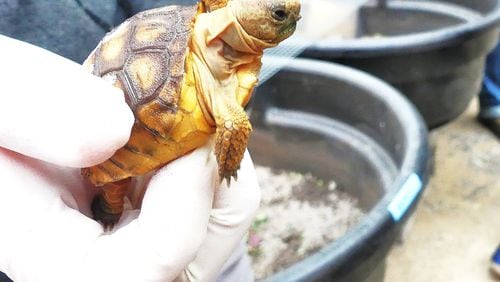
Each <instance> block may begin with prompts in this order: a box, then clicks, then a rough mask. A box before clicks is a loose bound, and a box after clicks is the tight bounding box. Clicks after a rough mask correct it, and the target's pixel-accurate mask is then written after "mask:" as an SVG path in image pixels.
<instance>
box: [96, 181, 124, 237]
mask: <svg viewBox="0 0 500 282" xmlns="http://www.w3.org/2000/svg"><path fill="white" fill-rule="evenodd" d="M131 180H132V179H131V178H130V177H129V178H126V179H123V180H120V181H117V182H112V183H107V184H105V185H104V186H102V187H101V193H100V194H98V195H97V196H95V198H94V200H93V201H92V213H93V214H94V219H95V220H97V221H100V222H101V223H102V224H103V225H104V227H105V228H106V229H111V228H113V226H114V225H115V224H116V223H117V222H118V220H119V219H120V217H121V215H122V213H123V204H124V199H125V195H126V194H127V193H128V190H129V187H130V183H131Z"/></svg>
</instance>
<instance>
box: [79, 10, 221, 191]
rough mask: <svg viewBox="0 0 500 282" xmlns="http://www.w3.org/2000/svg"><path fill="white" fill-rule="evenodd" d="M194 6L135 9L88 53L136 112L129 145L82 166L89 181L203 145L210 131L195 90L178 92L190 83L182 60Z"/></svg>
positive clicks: (138, 169) (135, 170) (145, 167)
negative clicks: (104, 160)
mask: <svg viewBox="0 0 500 282" xmlns="http://www.w3.org/2000/svg"><path fill="white" fill-rule="evenodd" d="M197 12H198V11H197V6H191V7H190V6H188V7H186V6H168V7H163V8H159V9H153V10H149V11H146V12H143V13H139V14H137V15H136V16H134V17H132V18H130V19H129V20H127V21H126V22H124V23H123V24H122V25H120V26H119V27H118V28H116V29H115V30H114V31H112V32H111V33H110V34H109V35H108V36H106V37H105V39H104V40H103V41H102V42H101V43H100V44H99V46H98V47H97V48H96V49H95V50H94V52H93V53H92V54H91V55H90V56H89V58H88V60H87V61H86V63H85V66H86V67H87V68H89V69H90V71H92V73H93V74H95V75H97V76H100V77H103V78H105V79H107V80H110V81H112V82H113V83H114V85H115V86H117V87H119V88H121V89H122V90H123V92H124V93H125V99H126V100H127V102H128V104H129V105H130V107H131V109H132V110H133V112H134V114H135V116H136V123H135V125H134V128H133V130H132V136H131V138H130V140H129V142H128V143H127V145H126V146H125V147H123V148H122V149H120V150H118V151H117V152H116V153H115V154H114V155H113V157H112V158H110V159H109V160H107V161H106V162H104V163H102V164H99V165H97V166H94V167H91V168H84V169H83V170H82V175H83V176H85V177H87V178H88V179H89V180H90V182H92V184H94V185H97V186H101V185H104V184H106V183H110V182H116V181H119V180H122V179H125V178H128V177H130V176H136V175H141V174H144V173H147V172H149V171H151V170H153V169H156V168H158V167H159V166H161V165H163V164H165V163H167V162H168V161H170V160H172V159H175V158H178V157H180V156H182V155H183V154H185V153H187V152H188V151H189V150H192V149H194V148H196V147H199V146H201V145H203V144H204V142H206V140H207V139H208V136H209V135H210V134H211V133H213V131H214V129H213V128H209V125H208V124H206V121H205V119H204V118H203V114H202V112H201V110H199V109H198V108H199V106H198V104H197V103H198V102H197V101H196V93H184V92H183V93H182V95H181V91H187V90H185V89H184V88H183V85H186V83H189V81H186V80H189V75H188V76H186V75H185V74H186V71H189V70H187V69H189V66H187V67H186V64H185V61H186V56H188V55H189V52H188V48H187V47H188V44H189V39H190V35H191V32H192V27H193V22H194V19H195V17H196V15H197ZM193 83H194V82H193ZM185 88H186V89H187V88H189V87H185ZM192 88H193V89H194V87H192ZM188 92H190V91H188ZM181 99H184V100H186V99H187V100H186V101H181ZM181 104H185V105H189V106H184V107H181ZM188 108H189V109H188ZM172 127H177V129H174V128H172Z"/></svg>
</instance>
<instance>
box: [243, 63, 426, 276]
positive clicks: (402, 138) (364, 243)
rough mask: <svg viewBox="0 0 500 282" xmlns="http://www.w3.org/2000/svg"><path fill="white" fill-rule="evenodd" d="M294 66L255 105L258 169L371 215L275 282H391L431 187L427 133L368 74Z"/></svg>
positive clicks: (407, 107) (401, 101) (262, 90)
mask: <svg viewBox="0 0 500 282" xmlns="http://www.w3.org/2000/svg"><path fill="white" fill-rule="evenodd" d="M270 63H271V64H273V65H275V66H283V65H284V66H285V67H284V68H283V69H282V70H281V71H280V72H278V74H277V75H276V76H274V77H272V78H271V79H270V80H268V81H267V82H265V83H264V84H263V85H261V86H260V87H259V88H258V89H257V91H256V93H255V96H254V100H253V101H252V104H251V119H252V124H253V125H254V132H253V134H252V138H251V142H250V152H251V154H252V157H253V159H254V161H255V162H256V163H257V164H259V165H266V166H271V167H274V168H277V169H284V170H293V171H298V172H303V173H307V172H311V173H312V174H313V175H315V176H317V177H319V178H321V179H323V180H325V181H329V180H332V179H333V180H335V181H336V183H337V184H338V187H339V188H340V189H342V190H344V191H346V192H347V193H349V194H350V195H351V196H352V197H354V198H356V199H357V200H358V201H359V203H360V205H361V208H363V209H364V210H365V212H366V216H365V217H364V218H363V219H362V220H361V222H360V223H359V224H357V225H356V226H355V227H354V228H352V229H351V230H350V231H349V232H348V233H347V234H346V235H344V236H343V237H342V238H340V239H338V240H337V241H335V242H332V243H330V244H329V245H327V246H325V247H324V248H322V249H321V250H319V251H318V252H316V253H315V254H313V255H312V256H310V257H308V258H306V259H304V260H303V261H301V262H299V263H296V264H294V265H292V266H291V267H289V268H287V269H285V270H283V271H282V272H279V273H277V274H275V276H273V277H269V279H268V280H269V281H312V280H325V281H356V282H361V281H369V282H373V281H382V280H381V279H382V276H383V270H384V261H385V256H386V254H387V252H388V250H389V248H390V246H391V245H392V244H393V242H394V240H395V238H396V237H397V235H398V234H399V231H400V228H401V226H402V225H403V223H404V221H405V219H406V218H407V217H408V215H409V214H410V212H411V210H412V207H414V206H415V203H416V202H417V200H418V196H419V195H420V193H421V191H422V189H423V188H424V187H425V183H426V180H427V174H426V168H427V163H428V158H429V156H428V147H427V131H426V128H425V125H424V123H423V121H422V119H421V117H420V116H419V114H418V113H417V111H416V110H415V109H414V107H413V106H412V105H411V104H410V103H409V102H408V101H407V100H406V99H405V98H404V97H403V96H402V95H401V94H400V93H398V92H397V91H396V90H395V89H393V88H392V87H390V86H388V85H387V84H386V83H383V82H382V81H380V80H378V79H376V78H374V77H372V76H369V75H367V74H365V73H362V72H360V71H356V70H353V69H350V68H347V67H343V66H339V65H334V64H331V63H325V62H318V61H311V60H303V59H302V60H298V59H297V60H291V61H290V60H272V61H271V62H270Z"/></svg>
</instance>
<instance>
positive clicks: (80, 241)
mask: <svg viewBox="0 0 500 282" xmlns="http://www.w3.org/2000/svg"><path fill="white" fill-rule="evenodd" d="M0 179H1V181H2V184H1V185H0V223H1V225H2V232H0V271H3V272H6V273H7V274H8V275H9V276H10V277H11V278H12V279H14V281H75V279H73V277H81V275H82V273H84V269H83V262H84V257H85V254H86V251H87V248H88V247H89V246H91V245H92V244H93V243H94V241H95V240H96V238H97V237H98V236H99V235H100V234H101V233H102V228H101V226H100V225H99V224H98V223H96V222H95V221H93V220H92V219H90V218H88V217H86V216H84V215H83V214H81V213H80V212H79V211H78V210H77V209H78V208H79V206H80V205H81V204H83V202H82V201H80V200H78V199H75V198H74V197H73V195H72V194H70V193H68V192H67V190H66V188H67V187H68V186H71V187H74V188H75V190H76V189H78V188H80V194H84V192H85V187H83V186H82V185H83V183H82V181H81V177H80V175H79V173H78V170H75V169H60V168H56V167H55V166H53V165H50V164H47V163H43V162H40V161H37V160H34V159H30V158H28V157H26V156H22V155H20V154H17V153H14V152H12V151H8V150H6V149H2V148H0ZM80 196H81V198H85V195H83V196H82V195H80ZM87 198H90V196H88V197H87ZM81 200H84V199H81ZM87 204H88V201H87ZM69 206H71V207H72V208H70V207H69Z"/></svg>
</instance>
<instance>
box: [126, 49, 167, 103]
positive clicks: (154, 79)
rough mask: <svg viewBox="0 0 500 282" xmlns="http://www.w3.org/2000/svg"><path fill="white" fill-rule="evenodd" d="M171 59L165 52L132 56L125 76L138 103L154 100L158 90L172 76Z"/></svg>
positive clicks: (128, 61) (127, 64)
mask: <svg viewBox="0 0 500 282" xmlns="http://www.w3.org/2000/svg"><path fill="white" fill-rule="evenodd" d="M169 65H170V64H169V57H168V54H167V53H165V52H143V53H138V54H134V55H132V56H131V57H130V58H129V59H128V60H127V63H126V65H125V68H124V70H125V74H126V75H127V78H128V80H129V81H130V84H131V87H132V88H133V92H134V96H135V98H136V99H137V101H140V102H141V103H143V102H144V101H147V100H150V99H151V98H154V94H155V93H156V90H157V89H158V88H159V87H160V86H161V85H162V84H163V82H164V81H165V80H166V79H167V77H168V76H169V74H170V71H169Z"/></svg>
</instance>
